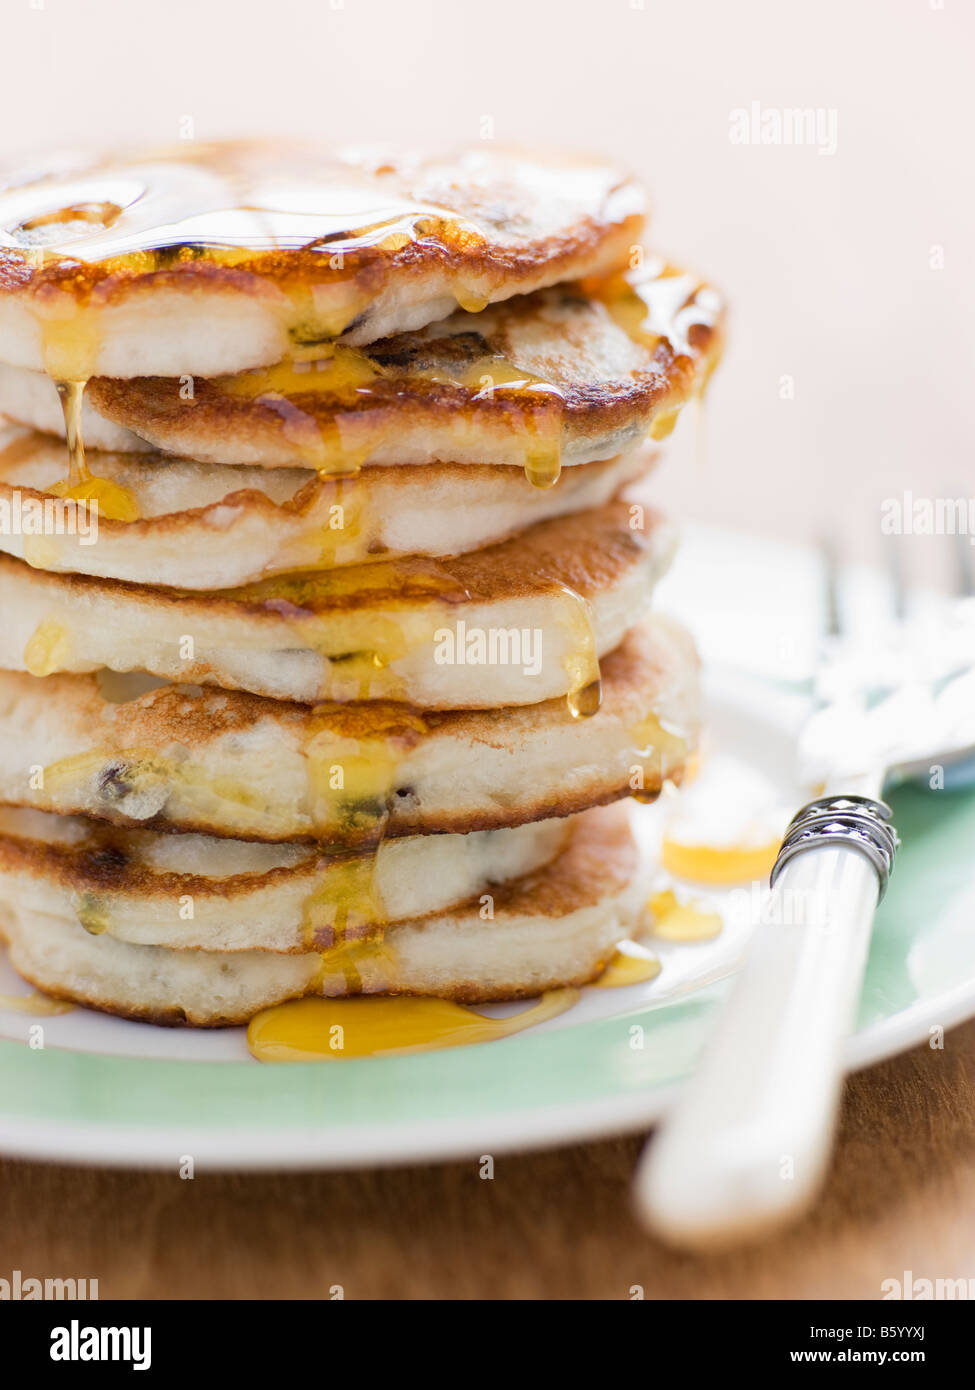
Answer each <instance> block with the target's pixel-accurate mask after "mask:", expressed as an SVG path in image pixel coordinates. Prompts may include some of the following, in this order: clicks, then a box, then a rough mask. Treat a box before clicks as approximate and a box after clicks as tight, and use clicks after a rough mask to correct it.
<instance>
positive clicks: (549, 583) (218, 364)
mask: <svg viewBox="0 0 975 1390" xmlns="http://www.w3.org/2000/svg"><path fill="white" fill-rule="evenodd" d="M643 221H644V208H643V200H642V196H641V194H640V192H639V190H638V189H637V188H636V187H635V186H634V185H633V184H632V183H631V182H630V181H629V180H628V179H627V178H626V177H625V176H623V175H622V174H620V173H619V172H618V171H616V170H614V169H612V168H610V167H607V166H605V165H602V164H599V163H592V162H584V161H571V160H562V159H552V158H551V157H537V156H533V155H529V154H526V153H523V152H519V153H513V152H505V151H495V150H493V149H492V148H490V147H487V146H486V147H484V148H483V149H480V150H477V151H468V152H466V153H463V154H461V155H458V156H456V157H453V158H450V159H445V160H438V161H429V160H420V159H417V158H413V157H408V156H398V155H391V154H390V153H389V152H388V151H380V152H376V151H370V150H352V151H344V152H338V153H336V152H334V151H331V152H330V151H323V150H322V149H319V148H311V147H304V146H289V147H287V148H282V147H280V146H272V145H264V144H224V145H216V146H214V145H210V146H195V145H186V146H182V147H180V148H179V150H177V151H173V150H165V151H160V152H152V153H148V154H142V155H138V156H131V157H127V158H124V159H118V158H117V159H114V160H108V159H106V160H101V161H90V160H89V161H85V160H75V161H71V162H67V163H65V164H63V165H61V166H59V167H58V168H56V169H53V170H51V171H50V172H46V171H43V170H42V171H38V170H37V169H35V170H32V171H30V172H29V173H28V174H25V175H23V176H20V177H17V178H12V179H9V180H8V181H7V186H6V190H5V191H4V192H3V193H2V194H0V364H2V365H0V411H2V412H3V413H4V415H5V416H6V417H7V418H8V420H9V421H11V422H12V423H11V424H10V426H9V428H8V430H7V432H6V434H5V435H4V438H3V440H2V451H0V513H2V515H3V516H4V517H7V518H8V524H7V525H6V526H4V527H3V528H2V529H3V531H4V534H2V535H0V548H2V551H3V554H0V593H2V596H3V622H2V624H0V802H2V807H0V930H2V932H3V934H4V935H5V936H6V938H7V940H8V943H9V949H10V954H11V959H12V961H13V963H14V965H15V966H16V968H17V969H18V970H19V971H20V972H21V973H22V974H23V975H24V976H25V977H26V978H27V979H29V980H31V981H32V982H34V983H35V984H36V985H37V986H39V987H41V988H42V989H44V990H46V991H48V992H49V993H52V994H55V995H58V996H63V997H66V998H69V999H74V1000H77V1001H81V1002H83V1003H86V1004H90V1005H93V1006H94V1007H97V1008H103V1009H107V1010H110V1011H112V1012H117V1013H121V1014H125V1015H128V1016H131V1017H139V1018H146V1019H151V1020H154V1021H157V1022H182V1021H185V1022H189V1023H193V1024H198V1025H205V1024H224V1023H234V1022H241V1021H243V1020H246V1019H248V1018H249V1017H251V1016H252V1015H253V1014H254V1013H256V1012H257V1011H258V1010H260V1009H262V1008H265V1007H267V1006H268V1005H271V1004H274V1003H277V1002H279V1001H282V1000H285V999H289V998H294V997H297V996H300V995H303V994H315V993H317V994H326V995H335V994H346V993H357V992H371V993H375V992H385V993H410V994H428V995H436V996H441V997H449V998H455V999H461V1000H482V999H483V1000H487V999H505V998H514V997H520V996H525V995H531V994H535V993H538V992H539V991H540V990H544V989H547V988H551V987H553V986H556V985H562V984H569V983H582V982H585V981H588V980H590V979H592V978H594V977H595V976H596V975H598V973H599V972H600V971H601V970H602V969H603V968H604V966H605V964H606V962H607V960H608V959H609V958H610V957H611V956H612V954H613V951H614V949H615V947H616V945H617V943H618V942H619V941H620V940H621V939H622V938H624V937H625V936H627V935H628V934H629V933H630V931H631V930H632V928H633V926H634V924H635V922H636V920H637V918H638V914H639V911H640V909H641V907H642V904H643V900H644V894H645V870H644V867H643V866H642V865H641V863H640V856H639V854H638V852H637V849H636V846H635V843H634V840H633V838H632V834H631V830H630V822H629V817H628V814H627V811H626V803H625V802H624V801H623V800H622V799H623V798H625V797H627V796H629V795H630V794H635V795H636V796H638V797H639V798H640V799H642V800H652V799H653V797H654V796H656V795H657V793H658V792H659V790H660V788H661V786H662V785H663V783H664V781H665V780H667V779H673V780H679V778H680V776H681V773H682V769H683V766H684V763H685V760H686V757H687V755H688V752H689V750H690V748H691V746H692V744H693V741H694V737H695V732H696V721H697V663H696V657H695V654H694V650H693V647H692V645H691V643H690V641H689V639H688V637H687V636H686V634H685V633H684V632H683V631H681V630H680V629H679V628H677V627H676V626H675V625H674V624H672V623H669V622H667V621H666V620H665V619H664V618H662V617H659V616H653V617H651V616H649V608H650V603H651V595H652V590H653V586H654V583H655V582H656V580H657V579H658V577H659V576H660V575H661V574H662V573H663V571H664V570H665V568H666V566H667V564H668V563H669V561H670V559H671V556H672V552H673V548H674V535H673V531H672V528H671V527H670V525H669V524H668V523H667V522H666V521H665V519H664V518H663V517H661V516H660V515H659V514H657V513H656V512H654V510H653V509H652V508H651V507H649V506H647V505H646V502H645V500H642V495H641V494H640V492H639V490H637V491H636V492H634V491H633V489H634V488H637V489H639V484H640V482H641V480H642V478H643V476H644V475H645V474H646V472H647V470H648V468H649V467H650V465H651V464H652V462H653V451H652V444H650V443H648V440H649V439H656V438H662V437H663V436H664V435H665V434H666V433H668V432H669V430H670V428H672V426H673V424H674V421H675V419H676V417H677V413H678V412H679V410H680V409H681V407H682V406H683V405H684V404H685V403H686V402H687V401H688V400H690V399H691V398H692V397H694V396H695V395H696V394H698V393H699V392H700V391H701V390H702V388H703V385H704V383H705V382H706V380H707V377H708V374H709V372H710V370H711V369H712V367H713V365H714V363H715V362H716V360H717V356H718V353H719V349H720V339H721V317H722V309H721V305H720V302H719V300H718V297H717V296H716V294H715V292H714V291H713V290H711V289H710V288H708V287H707V286H706V285H704V284H702V283H701V282H700V281H699V280H698V279H697V278H696V277H695V276H693V275H689V274H687V273H684V272H682V271H680V270H678V269H676V268H674V267H672V266H670V265H667V264H666V263H664V262H663V261H661V260H659V259H657V258H655V257H653V256H651V255H650V254H649V253H648V252H644V250H643V246H642V243H641V236H642V230H643ZM59 398H60V399H59ZM526 475H527V478H526ZM96 511H97V515H95V514H96ZM14 518H21V519H22V524H21V525H20V527H19V529H18V527H17V526H15V525H13V524H11V522H12V519H14ZM30 518H33V520H32V521H31V520H30ZM72 518H74V520H75V522H76V525H75V526H74V527H72ZM86 522H87V531H86V530H85V529H84V524H85V523H86ZM96 522H97V535H94V534H93V530H94V526H95V523H96Z"/></svg>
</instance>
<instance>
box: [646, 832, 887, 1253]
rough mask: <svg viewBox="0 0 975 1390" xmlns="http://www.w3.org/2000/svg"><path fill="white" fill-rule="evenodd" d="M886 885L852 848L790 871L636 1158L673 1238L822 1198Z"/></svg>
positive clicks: (812, 854) (695, 1243) (722, 1233)
mask: <svg viewBox="0 0 975 1390" xmlns="http://www.w3.org/2000/svg"><path fill="white" fill-rule="evenodd" d="M878 893H879V879H878V876H877V872H876V870H875V869H874V867H873V865H872V864H871V863H870V861H869V859H868V858H867V857H866V855H865V854H863V853H862V851H860V850H858V849H855V848H850V847H848V846H845V845H832V844H824V845H821V846H816V847H814V848H810V849H807V850H804V851H803V853H801V854H798V855H796V856H795V858H793V859H792V860H790V861H789V863H787V864H785V865H784V866H783V868H782V871H781V873H780V874H779V877H778V880H777V882H776V886H775V888H774V889H773V890H772V895H771V897H772V901H771V903H770V909H771V910H770V911H769V913H768V914H766V917H767V920H766V921H765V922H763V923H762V924H761V925H759V926H758V927H757V928H756V929H755V932H754V934H753V936H752V940H751V942H750V944H749V947H748V951H747V955H746V958H745V963H744V965H743V967H742V970H741V973H740V975H739V977H738V979H737V981H736V983H735V985H734V987H733V990H732V994H731V997H730V1000H729V1002H728V1004H727V1006H726V1009H725V1011H724V1014H723V1016H722V1018H721V1020H720V1021H719V1023H718V1027H717V1030H716V1033H715V1035H714V1037H713V1038H712V1040H711V1042H710V1044H709V1046H708V1049H707V1052H706V1054H705V1057H704V1060H703V1062H702V1064H701V1065H700V1067H699V1069H698V1070H697V1072H696V1073H695V1075H694V1077H693V1078H692V1080H691V1081H690V1082H689V1083H688V1084H687V1087H686V1088H685V1090H684V1091H683V1092H682V1094H681V1097H680V1100H679V1101H678V1103H677V1106H676V1108H675V1110H674V1111H672V1112H671V1114H669V1115H668V1116H667V1117H666V1118H665V1120H664V1123H663V1128H662V1131H661V1132H660V1134H659V1137H657V1138H656V1140H655V1141H654V1142H653V1143H652V1144H651V1145H650V1146H649V1149H648V1150H646V1151H644V1154H643V1156H642V1158H641V1160H640V1166H639V1168H638V1170H637V1175H636V1201H637V1207H638V1210H639V1212H640V1214H641V1215H642V1216H643V1218H644V1219H645V1221H646V1222H647V1224H648V1225H649V1226H650V1227H651V1229H653V1230H654V1231H656V1232H657V1233H658V1234H660V1235H662V1236H663V1237H664V1238H665V1239H667V1240H669V1241H671V1242H672V1243H674V1244H679V1245H685V1246H689V1247H692V1248H693V1247H698V1248H708V1247H717V1246H720V1245H722V1244H728V1243H731V1242H733V1241H737V1240H740V1239H742V1238H745V1237H750V1236H752V1235H755V1234H760V1233H762V1232H763V1231H764V1230H766V1229H768V1228H770V1227H772V1226H774V1225H777V1224H778V1223H780V1222H781V1221H783V1220H785V1219H787V1218H790V1217H794V1216H796V1215H798V1214H799V1213H800V1211H801V1210H802V1208H803V1207H804V1206H805V1205H806V1204H807V1203H808V1202H809V1201H810V1199H811V1198H812V1197H813V1196H814V1195H815V1193H816V1191H817V1189H818V1187H819V1184H820V1181H821V1179H822V1177H823V1173H824V1170H825V1167H826V1162H827V1159H828V1156H829V1152H830V1147H831V1139H832V1135H833V1129H834V1125H835V1118H836V1107H837V1099H838V1095H839V1089H840V1077H841V1049H842V1045H843V1041H844V1038H845V1037H846V1034H847V1032H848V1031H849V1029H850V1026H851V1023H852V1019H853V1011H854V1008H855V1006H856V1002H857V999H858V997H859V993H860V984H861V980H862V976H863V967H864V962H865V959H866V954H867V946H868V943H869V940H870V928H871V925H872V923H873V916H874V912H875V910H876V906H877V897H878ZM817 903H818V904H820V910H819V911H818V912H817V911H816V910H815V908H816V904H817ZM823 905H825V909H826V910H825V912H824V911H823V910H822V907H823ZM796 919H798V921H797V924H796V925H788V923H790V922H796ZM824 919H825V920H824Z"/></svg>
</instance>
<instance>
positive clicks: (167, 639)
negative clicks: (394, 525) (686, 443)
mask: <svg viewBox="0 0 975 1390" xmlns="http://www.w3.org/2000/svg"><path fill="white" fill-rule="evenodd" d="M675 545H676V535H675V533H674V531H673V528H672V527H671V526H670V525H668V523H667V522H666V521H665V520H664V519H663V518H662V517H661V516H660V515H659V514H657V513H655V512H652V511H650V510H648V509H646V508H644V507H643V506H642V505H641V504H638V503H628V502H625V501H621V500H620V501H614V502H610V503H608V504H607V505H606V506H604V507H601V508H598V509H596V510H593V511H591V512H587V513H585V514H584V515H581V516H570V517H561V518H559V519H557V520H553V521H545V522H540V523H539V524H538V525H536V526H533V527H531V528H530V529H529V530H527V531H524V532H522V533H521V534H520V535H518V536H516V537H514V538H513V539H512V540H509V541H505V542H503V543H502V544H500V545H495V546H489V547H487V548H486V549H484V550H478V551H474V552H472V553H471V554H468V555H461V556H457V557H454V558H451V559H446V560H422V559H410V560H402V561H398V562H392V561H384V562H381V563H378V564H374V565H362V566H358V567H354V568H350V569H346V570H331V571H322V572H318V573H305V574H299V575H287V576H282V577H279V578H274V579H270V580H265V581H263V582H261V583H260V584H255V585H248V586H245V587H243V588H240V589H231V590H225V591H223V592H220V593H213V594H200V593H191V592H186V591H180V590H174V589H159V588H150V587H148V586H145V585H136V584H122V583H119V582H118V581H113V580H105V579H92V578H88V577H84V576H78V575H71V576H68V575H59V574H49V573H46V572H45V571H43V570H38V569H32V568H31V567H30V566H29V565H26V564H24V563H23V561H20V560H14V559H12V558H11V557H9V556H2V555H0V585H2V589H3V594H4V600H5V605H6V607H5V621H4V623H3V625H2V626H0V668H2V669H5V670H13V671H24V670H26V671H29V672H30V673H31V674H33V675H38V676H43V675H52V674H55V673H57V672H63V671H73V672H85V671H96V670H99V669H100V668H102V667H107V668H108V669H110V670H113V671H146V672H149V673H150V674H152V675H154V676H158V677H161V678H162V679H164V680H172V681H179V682H183V683H195V684H204V685H220V686H223V687H225V688H227V689H232V690H233V689H239V690H249V691H250V692H252V693H253V694H257V695H267V696H270V697H271V698H273V699H290V700H299V701H302V702H305V703H316V702H319V701H322V700H338V701H340V702H342V703H345V702H347V701H350V700H384V699H393V700H397V701H400V702H403V703H406V704H411V705H415V706H418V707H420V708H430V709H470V708H474V709H481V708H490V707H494V706H499V705H522V704H536V703H540V702H541V701H543V700H548V699H551V698H553V697H554V696H557V695H567V696H568V697H569V699H570V703H573V702H575V709H574V712H575V713H577V714H583V713H586V712H591V709H590V710H589V711H587V710H585V709H583V705H584V704H585V702H586V698H587V694H588V692H590V691H593V693H595V692H596V691H597V690H598V677H599V671H598V660H599V658H600V657H602V656H605V655H606V654H607V653H608V652H610V651H612V650H614V649H615V648H616V647H617V646H618V645H619V643H620V641H621V640H622V638H623V635H624V633H625V632H626V631H627V630H628V629H629V628H630V627H632V626H633V625H634V623H636V622H638V621H639V620H640V619H641V618H642V617H643V616H644V615H645V614H646V612H647V611H648V608H649V605H650V601H651V597H652V590H653V586H654V584H655V583H656V581H657V579H658V578H659V577H660V576H661V575H662V573H663V572H664V571H665V569H666V568H667V566H668V564H669V563H670V560H671V558H672V555H673V551H674V547H675Z"/></svg>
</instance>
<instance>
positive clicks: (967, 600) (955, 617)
mask: <svg viewBox="0 0 975 1390" xmlns="http://www.w3.org/2000/svg"><path fill="white" fill-rule="evenodd" d="M894 544H896V543H895V542H893V541H892V543H891V544H890V545H889V546H888V553H887V568H888V573H889V580H890V589H891V592H892V603H893V609H894V617H895V621H894V623H893V624H892V625H891V627H890V629H889V632H888V634H887V638H886V641H885V642H882V643H881V646H880V649H879V651H878V650H873V649H870V650H864V649H863V647H862V645H858V644H855V643H851V642H850V640H849V638H848V637H847V636H846V635H845V633H844V629H843V609H842V605H841V603H840V602H839V581H838V573H837V565H836V558H835V555H834V553H833V550H832V548H831V547H829V546H824V547H822V560H823V569H824V574H825V580H826V603H825V610H826V633H825V638H824V645H823V656H822V660H821V662H820V664H819V669H818V673H817V679H816V682H815V697H816V706H817V707H816V709H815V711H814V713H813V714H812V715H811V716H810V718H809V720H808V721H807V723H806V725H805V728H804V730H803V733H802V735H801V737H800V742H799V754H800V767H801V768H802V769H803V771H804V778H803V780H804V782H805V784H806V785H810V786H817V785H821V784H822V785H823V794H822V795H820V796H818V797H816V798H815V799H814V800H813V801H811V802H809V803H808V804H807V805H806V806H804V807H803V808H802V809H801V810H800V811H799V812H798V813H797V815H796V816H795V817H794V818H793V820H792V821H791V822H790V824H789V827H788V829H787V831H786V834H785V838H784V840H783V843H782V847H781V849H780V850H779V854H778V857H777V859H776V862H775V866H774V868H773V870H772V874H771V878H770V888H771V893H770V896H769V898H768V901H767V902H766V904H765V907H764V909H763V912H762V916H761V922H760V923H759V925H757V926H756V927H755V930H754V933H753V935H752V939H751V942H750V944H749V947H748V950H747V954H746V957H745V962H744V965H743V967H742V969H741V972H740V974H739V976H738V978H737V980H736V982H735V985H734V987H733V989H732V992H731V996H730V998H729V1000H728V1003H727V1005H726V1006H725V1008H724V1010H723V1013H722V1016H721V1017H720V1019H719V1021H718V1024H717V1027H716V1030H715V1033H714V1035H713V1036H712V1039H711V1041H710V1043H709V1046H708V1047H707V1049H706V1051H705V1054H704V1057H703V1059H702V1062H701V1064H700V1066H699V1068H698V1070H697V1072H696V1073H695V1075H694V1077H693V1078H692V1079H691V1080H690V1081H689V1082H688V1083H687V1085H686V1087H685V1088H684V1090H683V1091H682V1093H681V1096H680V1100H679V1101H678V1103H677V1105H676V1106H675V1108H674V1109H673V1110H672V1111H671V1112H670V1113H669V1114H668V1115H667V1116H666V1117H665V1120H664V1122H663V1125H662V1129H661V1131H660V1133H659V1135H658V1136H657V1137H656V1138H655V1139H654V1141H653V1142H652V1143H651V1144H650V1145H649V1146H648V1148H647V1149H646V1150H645V1151H644V1154H643V1156H642V1158H641V1160H640V1164H639V1166H638V1169H637V1174H636V1180H635V1198H636V1206H637V1211H638V1214H639V1215H640V1217H641V1219H642V1220H643V1221H644V1223H645V1224H646V1225H647V1226H648V1227H649V1228H650V1229H652V1230H654V1231H655V1232H656V1233H657V1234H659V1235H662V1236H663V1237H664V1238H665V1239H666V1240H668V1241H669V1242H670V1243H672V1244H677V1245H682V1246H686V1247H688V1248H692V1249H694V1248H696V1249H710V1248H720V1247H722V1246H726V1245H729V1244H733V1243H735V1242H737V1241H740V1240H742V1239H752V1238H755V1237H758V1236H760V1235H762V1234H765V1233H766V1232H768V1231H769V1230H770V1229H772V1228H773V1227H776V1226H779V1225H781V1224H782V1223H783V1222H785V1221H787V1220H789V1219H793V1218H795V1217H797V1216H798V1215H800V1214H801V1213H802V1211H803V1210H804V1209H805V1208H806V1207H807V1206H808V1205H809V1203H810V1202H811V1201H812V1199H813V1197H814V1196H815V1194H816V1192H817V1191H818V1189H819V1187H820V1185H821V1183H822V1180H823V1176H824V1173H825V1170H826V1165H827V1162H828V1159H829V1154H830V1151H831V1146H832V1137H833V1133H834V1130H835V1124H836V1113H837V1108H838V1101H839V1094H840V1087H841V1080H842V1048H843V1043H844V1039H845V1037H846V1034H847V1033H848V1031H849V1029H850V1027H851V1024H852V1020H853V1016H854V1010H855V1008H856V1004H857V1001H858V998H859V994H860V987H861V983H862V978H863V971H864V966H865V962H866V956H867V950H868V947H869V941H870V932H871V927H872V924H873V917H874V913H875V910H876V908H877V905H878V903H879V901H880V899H881V898H882V897H883V895H884V892H885V890H886V887H887V882H888V879H889V876H890V872H891V869H892V867H893V861H894V854H895V851H896V848H897V844H898V841H897V836H896V832H895V830H894V828H893V826H892V824H891V819H890V817H891V812H890V808H889V807H888V806H887V805H886V804H885V803H884V802H883V801H882V800H881V794H882V791H883V789H884V787H885V786H889V785H892V784H893V783H894V782H896V781H899V780H904V779H906V778H908V777H912V776H916V775H918V774H919V773H921V772H923V771H925V770H926V769H929V768H931V767H933V766H934V765H939V766H944V765H950V764H956V765H957V764H960V763H961V762H963V761H964V760H966V759H969V758H971V756H972V754H973V751H975V604H973V600H972V598H971V597H970V595H971V591H972V586H971V565H970V558H971V557H970V556H964V555H963V554H962V553H961V552H959V553H958V556H957V564H956V569H957V575H956V590H957V591H958V592H959V593H961V594H962V595H968V597H963V598H962V599H956V600H955V601H953V602H951V603H945V604H944V605H943V609H942V611H941V613H940V614H939V621H938V622H937V623H935V624H934V625H933V627H930V628H927V629H924V628H923V626H922V628H921V629H920V630H919V628H918V625H917V624H916V623H913V624H912V623H911V622H910V621H909V619H908V616H907V606H908V605H907V601H906V595H905V589H904V585H903V577H902V574H901V571H900V566H899V564H898V563H897V560H898V559H899V557H898V556H896V554H895V552H894V549H893V546H894ZM963 561H964V563H963ZM919 735H920V736H919Z"/></svg>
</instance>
